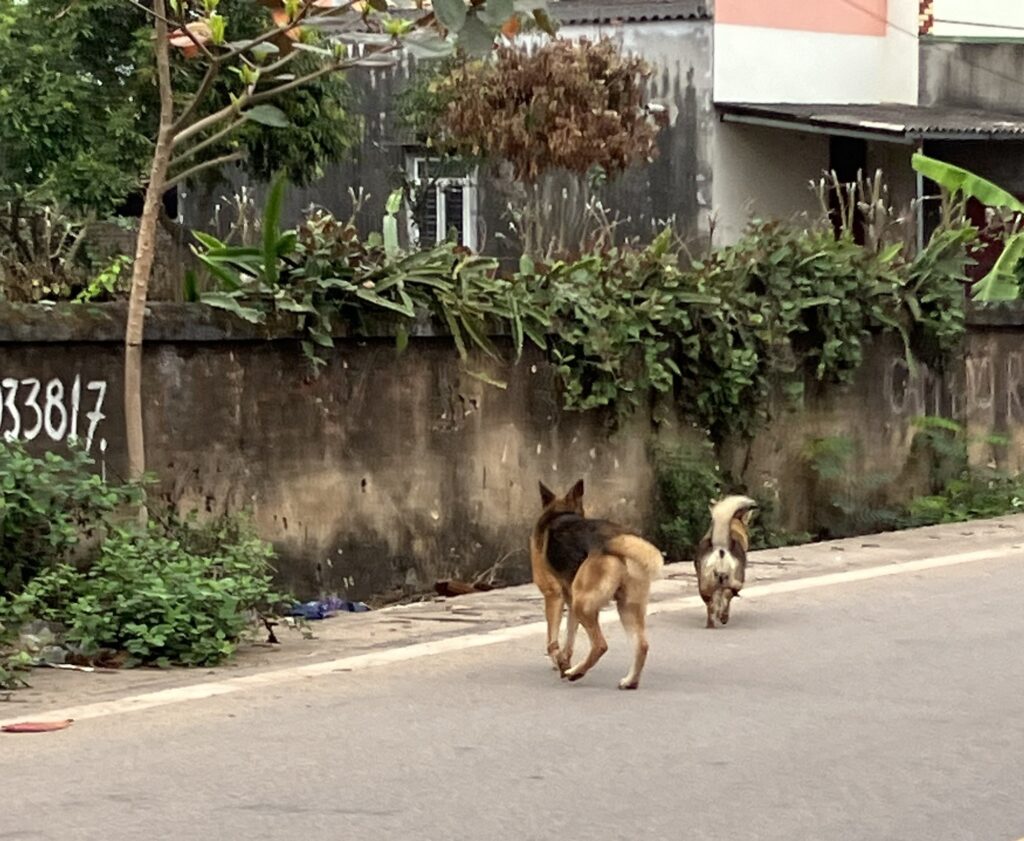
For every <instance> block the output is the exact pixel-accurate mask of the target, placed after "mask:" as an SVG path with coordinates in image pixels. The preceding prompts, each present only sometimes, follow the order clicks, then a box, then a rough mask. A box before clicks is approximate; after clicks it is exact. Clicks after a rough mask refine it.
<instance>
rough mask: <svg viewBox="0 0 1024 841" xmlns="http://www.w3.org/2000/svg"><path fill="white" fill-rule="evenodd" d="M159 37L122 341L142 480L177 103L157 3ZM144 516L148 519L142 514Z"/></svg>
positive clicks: (158, 1) (137, 474) (132, 454)
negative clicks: (155, 94)
mask: <svg viewBox="0 0 1024 841" xmlns="http://www.w3.org/2000/svg"><path fill="white" fill-rule="evenodd" d="M153 12H154V15H155V22H154V27H155V30H156V31H155V35H156V44H155V49H156V68H157V84H158V86H159V89H160V129H159V131H158V133H157V140H156V149H155V150H154V152H153V166H152V169H151V170H150V175H149V183H148V184H147V185H146V198H145V202H144V203H143V206H142V218H141V219H140V220H139V238H138V241H137V243H136V245H135V263H134V265H133V268H132V290H131V297H130V299H129V301H128V325H127V329H126V330H125V336H124V419H125V433H126V436H127V440H128V476H129V477H130V478H131V479H140V478H142V475H143V474H144V473H145V471H146V442H145V437H144V432H143V425H142V336H143V328H144V326H145V319H146V294H147V292H148V290H149V279H150V276H151V275H152V273H153V260H154V258H155V256H156V236H157V226H158V224H159V220H160V202H161V200H162V199H163V194H164V189H165V185H166V183H167V170H168V167H169V165H170V160H171V147H172V144H173V139H174V133H173V128H172V127H173V123H174V102H173V99H172V91H171V69H170V57H169V55H168V50H169V44H168V35H167V10H166V6H165V2H164V0H153ZM143 516H144V514H143Z"/></svg>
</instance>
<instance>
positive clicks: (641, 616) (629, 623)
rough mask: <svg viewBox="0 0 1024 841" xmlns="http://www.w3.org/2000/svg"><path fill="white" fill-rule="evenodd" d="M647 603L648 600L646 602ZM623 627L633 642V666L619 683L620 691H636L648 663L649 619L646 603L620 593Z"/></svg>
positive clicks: (618, 601)
mask: <svg viewBox="0 0 1024 841" xmlns="http://www.w3.org/2000/svg"><path fill="white" fill-rule="evenodd" d="M645 601H646V600H645ZM616 602H617V604H616V606H617V607H618V609H619V619H620V620H621V621H622V627H623V628H625V629H626V633H627V634H628V635H629V637H630V639H631V640H632V641H633V665H632V667H631V668H630V670H629V673H628V674H627V675H626V676H625V677H624V678H623V679H622V680H620V681H619V689H636V688H637V687H638V686H640V673H641V672H642V671H643V670H644V663H646V662H647V650H648V648H649V646H648V643H647V627H646V625H647V617H646V615H645V614H646V612H647V611H646V606H645V604H644V602H641V601H636V600H635V599H629V598H627V596H626V595H625V594H622V593H620V594H619V597H618V599H617V600H616Z"/></svg>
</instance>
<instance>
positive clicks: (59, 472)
mask: <svg viewBox="0 0 1024 841" xmlns="http://www.w3.org/2000/svg"><path fill="white" fill-rule="evenodd" d="M94 468H95V462H94V461H93V460H92V458H91V457H90V456H89V455H88V454H87V453H86V452H84V451H83V450H81V449H79V448H73V449H72V450H71V451H70V453H69V454H68V455H67V456H61V455H58V454H56V453H53V452H48V453H46V454H45V455H44V456H41V457H35V456H31V455H29V454H28V453H27V452H26V450H25V448H24V446H23V445H22V444H20V443H18V442H0V595H2V594H4V593H9V592H16V591H17V590H19V589H20V588H21V587H22V586H24V584H25V583H26V582H27V581H29V580H30V579H31V578H32V577H33V576H34V575H35V574H36V573H37V572H38V571H39V570H41V569H43V568H45V567H47V566H50V565H52V564H55V563H58V562H61V561H64V560H67V559H68V558H69V557H71V555H72V554H73V553H74V552H75V550H76V549H77V548H78V547H79V546H80V544H81V543H82V542H83V540H86V539H88V538H90V537H92V536H95V535H100V534H102V533H103V532H104V531H105V530H107V529H109V528H110V526H111V522H112V519H111V518H112V517H113V516H114V514H115V513H116V512H117V511H118V510H119V509H120V508H121V507H122V506H125V505H129V504H137V503H138V502H139V501H140V500H141V492H140V489H139V488H137V487H135V486H132V485H111V484H107V483H105V482H104V481H103V480H102V479H101V478H100V476H99V475H98V474H96V473H95V472H94Z"/></svg>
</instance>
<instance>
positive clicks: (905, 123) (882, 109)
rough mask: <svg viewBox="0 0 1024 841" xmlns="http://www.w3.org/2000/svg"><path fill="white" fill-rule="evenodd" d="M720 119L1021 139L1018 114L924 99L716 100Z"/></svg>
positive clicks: (893, 134) (931, 136) (884, 133)
mask: <svg viewBox="0 0 1024 841" xmlns="http://www.w3.org/2000/svg"><path fill="white" fill-rule="evenodd" d="M715 108H716V109H717V110H718V112H719V113H720V114H722V115H723V119H725V120H727V121H731V122H747V123H759V124H761V125H767V124H770V125H775V126H778V127H780V128H785V127H787V126H792V127H793V128H794V129H799V128H801V127H803V128H807V129H816V130H821V131H826V132H830V133H835V134H843V133H847V134H850V133H853V134H867V135H873V136H877V137H890V138H892V139H896V140H904V141H913V140H1000V139H1002V140H1024V115H1022V114H1011V113H1006V112H998V111H981V110H974V109H969V108H947V107H938V106H924V105H898V104H883V105H793V104H788V103H770V104H761V103H745V102H716V103H715Z"/></svg>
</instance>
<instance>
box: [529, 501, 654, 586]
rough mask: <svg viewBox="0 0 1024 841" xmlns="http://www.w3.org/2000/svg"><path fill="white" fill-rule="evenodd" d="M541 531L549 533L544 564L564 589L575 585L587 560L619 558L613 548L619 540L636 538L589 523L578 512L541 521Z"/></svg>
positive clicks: (609, 526)
mask: <svg viewBox="0 0 1024 841" xmlns="http://www.w3.org/2000/svg"><path fill="white" fill-rule="evenodd" d="M538 527H539V529H541V530H542V531H543V532H545V533H546V538H547V540H546V549H547V551H546V552H545V560H546V562H547V564H548V566H549V567H550V568H551V571H552V572H553V573H554V575H555V577H556V578H557V579H558V581H559V583H560V584H561V585H562V586H563V587H564V588H568V587H569V586H570V585H571V584H572V582H573V579H574V578H575V577H576V573H577V572H578V571H579V568H580V565H581V564H582V563H583V562H584V561H585V560H586V559H587V558H588V557H591V556H593V555H605V554H612V555H618V554H620V553H618V552H614V551H612V548H611V547H612V546H613V544H615V543H616V539H617V538H620V537H627V536H632V537H636V536H637V535H636V534H635V533H634V532H632V531H630V530H629V529H626V528H623V527H622V526H619V525H617V524H616V523H612V522H609V521H608V520H590V519H587V518H586V517H584V516H582V515H580V514H577V513H575V512H562V513H558V514H555V515H554V516H553V517H551V518H550V519H549V520H548V522H546V523H545V522H544V521H543V518H542V521H541V523H539V524H538ZM619 548H620V549H621V548H623V547H622V546H620V547H619ZM623 560H625V558H623Z"/></svg>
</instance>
